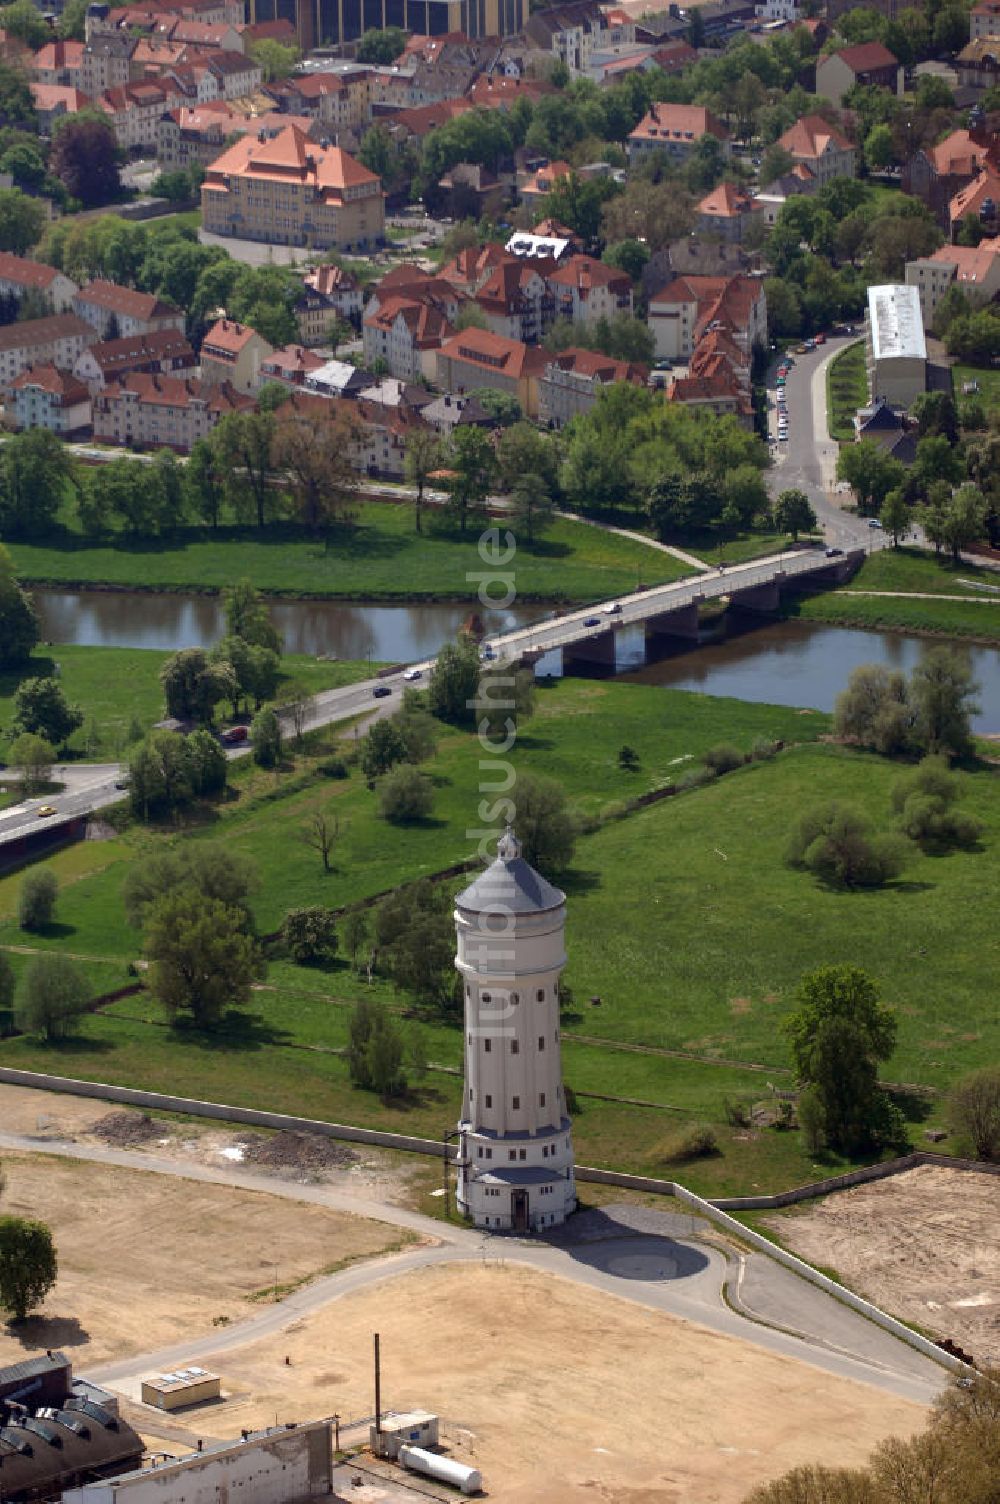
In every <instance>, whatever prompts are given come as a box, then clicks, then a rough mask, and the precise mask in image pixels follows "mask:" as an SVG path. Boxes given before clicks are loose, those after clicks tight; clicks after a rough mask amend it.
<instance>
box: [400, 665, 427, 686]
mask: <svg viewBox="0 0 1000 1504" xmlns="http://www.w3.org/2000/svg"><path fill="white" fill-rule="evenodd" d="M422 673H423V670H422V669H419V668H408V669H407V670H406V673H405V674H404V675H403V678H404V679H405V680H406V682H407V683H408V684H412V683H413V681H414V679H419V678H421V676H422Z"/></svg>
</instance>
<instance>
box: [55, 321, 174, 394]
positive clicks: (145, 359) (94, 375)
mask: <svg viewBox="0 0 1000 1504" xmlns="http://www.w3.org/2000/svg"><path fill="white" fill-rule="evenodd" d="M196 364H197V362H196V359H195V353H194V351H193V350H192V348H191V346H190V345H189V344H188V341H187V337H186V336H185V335H184V334H183V333H182V332H181V331H180V330H178V329H155V330H154V331H153V333H152V334H128V335H125V336H124V338H122V339H111V340H105V341H104V342H103V343H101V344H96V345H91V346H90V347H89V349H87V350H84V352H83V354H82V355H81V356H80V358H79V360H78V361H77V362H76V365H75V366H74V367H73V375H74V376H76V377H77V378H78V379H79V380H80V381H82V382H83V383H84V384H85V386H86V387H87V388H88V390H89V391H90V393H91V394H92V395H93V393H95V392H101V391H103V390H104V388H105V387H106V386H107V385H108V383H109V382H111V381H114V380H116V379H117V377H119V376H127V375H130V374H131V373H132V372H134V371H146V372H155V373H157V374H159V375H161V376H169V375H171V374H172V373H174V372H177V371H191V370H193V369H194V367H195V365H196Z"/></svg>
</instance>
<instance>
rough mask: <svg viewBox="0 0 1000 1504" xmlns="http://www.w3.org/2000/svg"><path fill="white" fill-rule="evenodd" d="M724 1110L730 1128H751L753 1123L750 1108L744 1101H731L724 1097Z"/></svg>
mask: <svg viewBox="0 0 1000 1504" xmlns="http://www.w3.org/2000/svg"><path fill="white" fill-rule="evenodd" d="M722 1108H723V1111H724V1112H725V1114H726V1122H727V1123H728V1124H729V1126H730V1128H749V1127H750V1123H751V1117H750V1108H749V1107H747V1106H745V1105H744V1103H742V1102H730V1100H729V1098H728V1097H725V1098H724V1099H723V1103H722Z"/></svg>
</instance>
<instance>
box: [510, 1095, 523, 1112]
mask: <svg viewBox="0 0 1000 1504" xmlns="http://www.w3.org/2000/svg"><path fill="white" fill-rule="evenodd" d="M511 1107H512V1108H513V1109H514V1111H515V1112H518V1111H519V1110H520V1107H521V1098H520V1097H515V1098H514V1100H513V1102H512V1103H511Z"/></svg>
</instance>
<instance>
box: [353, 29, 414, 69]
mask: <svg viewBox="0 0 1000 1504" xmlns="http://www.w3.org/2000/svg"><path fill="white" fill-rule="evenodd" d="M405 46H406V32H405V31H404V30H403V29H402V27H400V26H386V27H385V28H383V29H380V28H378V27H370V28H369V29H368V31H366V32H365V33H364V35H363V36H362V38H361V40H360V42H359V43H358V52H357V57H358V62H359V63H381V64H383V65H385V64H388V63H394V62H395V61H396V59H397V57H398V56H399V54H400V53H401V52H402V50H403V48H404V47H405Z"/></svg>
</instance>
